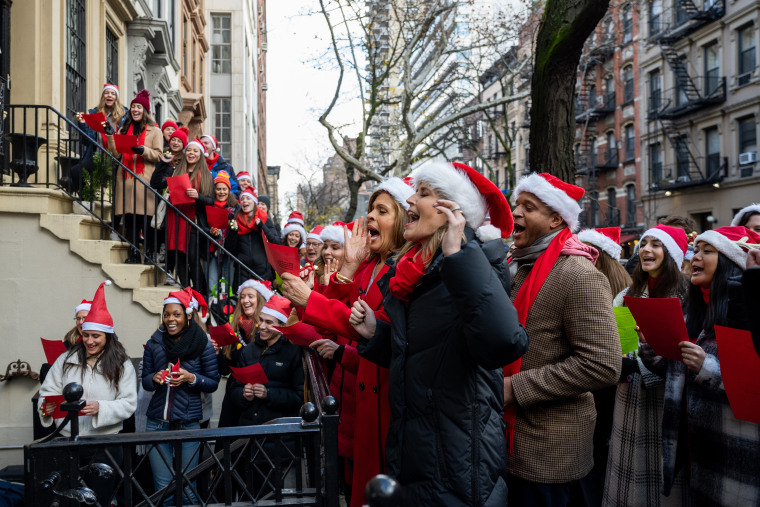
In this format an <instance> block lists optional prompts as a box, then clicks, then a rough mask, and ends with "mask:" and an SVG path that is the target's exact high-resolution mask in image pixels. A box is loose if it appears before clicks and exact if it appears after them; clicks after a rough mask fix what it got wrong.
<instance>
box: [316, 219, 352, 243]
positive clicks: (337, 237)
mask: <svg viewBox="0 0 760 507" xmlns="http://www.w3.org/2000/svg"><path fill="white" fill-rule="evenodd" d="M347 227H348V224H346V223H345V222H333V223H332V225H328V226H327V227H325V228H324V229H322V232H321V233H320V235H319V238H320V239H321V240H322V243H324V242H325V241H335V242H336V243H340V244H341V245H344V243H345V236H344V235H343V231H344V230H345V229H346V228H347ZM348 237H349V238H350V237H351V230H350V229H349V231H348Z"/></svg>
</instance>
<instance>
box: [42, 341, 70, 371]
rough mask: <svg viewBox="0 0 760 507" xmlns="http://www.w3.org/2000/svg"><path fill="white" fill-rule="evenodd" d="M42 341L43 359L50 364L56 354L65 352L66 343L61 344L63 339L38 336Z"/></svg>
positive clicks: (56, 356) (55, 357) (56, 357)
mask: <svg viewBox="0 0 760 507" xmlns="http://www.w3.org/2000/svg"><path fill="white" fill-rule="evenodd" d="M40 341H42V350H44V351H45V360H46V361H47V364H50V365H52V364H53V363H54V362H55V360H56V359H58V356H60V355H61V354H63V353H64V352H66V345H64V344H63V340H46V339H44V338H40Z"/></svg>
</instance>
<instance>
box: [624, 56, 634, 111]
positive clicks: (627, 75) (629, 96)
mask: <svg viewBox="0 0 760 507" xmlns="http://www.w3.org/2000/svg"><path fill="white" fill-rule="evenodd" d="M623 83H624V88H623V103H624V104H628V103H629V102H633V67H632V66H631V65H629V66H628V67H626V68H625V69H623Z"/></svg>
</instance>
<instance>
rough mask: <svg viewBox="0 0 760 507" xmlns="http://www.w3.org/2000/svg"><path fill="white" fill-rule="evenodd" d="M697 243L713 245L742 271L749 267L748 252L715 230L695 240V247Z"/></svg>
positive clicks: (706, 232)
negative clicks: (702, 242)
mask: <svg viewBox="0 0 760 507" xmlns="http://www.w3.org/2000/svg"><path fill="white" fill-rule="evenodd" d="M697 241H704V242H705V243H709V244H711V245H712V246H714V247H715V248H716V249H717V250H718V251H719V252H720V253H722V254H723V255H725V256H726V257H728V258H729V260H731V262H733V263H734V264H736V265H737V266H739V267H740V268H742V270H744V269H745V268H746V267H747V252H745V251H744V250H743V249H742V247H740V246H739V245H737V244H736V243H734V242H733V241H731V240H730V239H728V238H727V237H725V236H724V235H723V234H721V233H719V232H716V231H714V230H708V231H705V232H703V233H702V234H700V235H699V236H697V237H696V238H694V245H696V244H697Z"/></svg>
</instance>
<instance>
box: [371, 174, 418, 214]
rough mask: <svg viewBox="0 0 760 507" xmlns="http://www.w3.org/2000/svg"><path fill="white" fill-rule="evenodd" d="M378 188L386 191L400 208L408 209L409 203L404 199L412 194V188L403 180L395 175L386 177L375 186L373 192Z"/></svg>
mask: <svg viewBox="0 0 760 507" xmlns="http://www.w3.org/2000/svg"><path fill="white" fill-rule="evenodd" d="M378 190H383V191H385V192H388V193H389V194H390V196H391V197H393V199H394V200H395V201H396V202H397V203H399V204H400V205H401V207H402V208H404V209H405V210H406V211H409V203H408V202H406V200H407V199H409V198H410V197H411V196H413V195H414V189H413V188H412V187H410V186H409V185H407V184H406V183H404V180H402V179H401V178H396V177H393V178H388V179H387V180H385V181H383V182H382V183H380V184H379V185H378V186H377V188H376V189H375V192H377V191H378Z"/></svg>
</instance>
